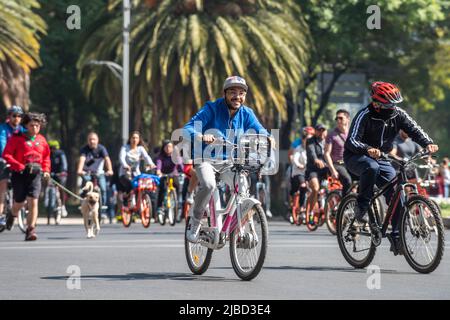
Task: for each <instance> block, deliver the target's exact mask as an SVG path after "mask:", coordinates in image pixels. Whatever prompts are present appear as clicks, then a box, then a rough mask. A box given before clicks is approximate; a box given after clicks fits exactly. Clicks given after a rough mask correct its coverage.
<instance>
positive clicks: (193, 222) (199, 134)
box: [184, 76, 269, 242]
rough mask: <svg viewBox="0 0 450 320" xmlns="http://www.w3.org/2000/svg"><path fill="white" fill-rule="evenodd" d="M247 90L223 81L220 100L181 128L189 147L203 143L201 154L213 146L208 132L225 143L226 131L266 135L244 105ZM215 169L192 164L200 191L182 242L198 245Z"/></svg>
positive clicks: (229, 80) (206, 164)
mask: <svg viewBox="0 0 450 320" xmlns="http://www.w3.org/2000/svg"><path fill="white" fill-rule="evenodd" d="M247 90H248V86H247V83H246V81H245V80H244V79H243V78H241V77H238V76H232V77H228V78H227V79H225V82H224V84H223V98H219V99H217V100H216V101H214V102H211V101H210V102H207V103H206V104H205V105H204V106H203V108H202V109H201V110H200V111H199V112H197V114H195V115H194V116H193V117H192V118H191V120H190V121H189V122H188V123H187V124H186V125H185V126H184V129H185V131H186V132H187V133H188V136H187V137H186V139H187V140H189V141H191V143H192V142H193V141H194V139H195V140H197V139H199V140H201V141H203V145H202V150H204V149H205V148H206V144H211V143H213V142H214V141H215V140H216V138H217V137H215V136H214V135H212V134H205V132H206V131H207V130H208V129H215V130H217V131H218V132H220V135H221V136H222V137H224V138H228V139H230V138H229V137H227V130H240V131H243V132H246V131H247V130H249V129H253V130H255V131H256V132H257V133H261V134H266V135H269V133H268V132H267V130H266V129H264V127H263V126H262V125H261V123H260V122H259V121H258V119H257V118H256V116H255V114H254V113H253V110H252V109H250V108H249V107H247V106H245V105H244V102H245V97H246V95H247ZM199 122H200V124H201V127H200V128H198V127H197V125H196V124H198V123H199ZM228 133H229V132H228ZM194 156H195V151H194ZM213 157H215V156H213ZM193 159H194V161H195V160H196V159H195V158H193ZM221 159H222V158H221ZM215 165H216V164H214V163H211V162H209V161H206V159H205V160H204V161H202V162H201V163H195V164H194V167H195V172H196V174H197V177H198V180H199V182H200V187H199V189H198V192H197V193H196V195H195V197H194V200H195V202H194V207H193V213H194V215H193V217H192V218H191V219H190V220H189V225H188V226H187V228H186V238H187V240H188V241H190V242H197V241H198V237H199V231H200V219H201V217H202V215H203V213H204V211H205V209H206V206H207V205H208V202H209V199H210V198H211V194H212V193H213V191H214V189H215V187H216V181H215V174H214V173H215V170H216V169H215ZM222 176H223V178H224V179H226V180H227V181H225V182H226V183H227V184H229V185H230V187H231V188H233V179H232V177H231V180H230V179H228V177H225V175H222ZM228 180H230V181H228Z"/></svg>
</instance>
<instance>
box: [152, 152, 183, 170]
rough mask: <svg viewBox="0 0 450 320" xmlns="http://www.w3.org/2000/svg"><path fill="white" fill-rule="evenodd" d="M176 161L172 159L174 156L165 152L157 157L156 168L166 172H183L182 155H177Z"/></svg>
mask: <svg viewBox="0 0 450 320" xmlns="http://www.w3.org/2000/svg"><path fill="white" fill-rule="evenodd" d="M175 158H176V160H175V163H174V162H173V161H172V156H168V155H165V154H162V155H159V156H158V158H156V169H157V170H159V171H161V172H162V173H164V174H174V175H177V174H178V173H179V172H183V164H182V160H181V157H179V156H176V157H175Z"/></svg>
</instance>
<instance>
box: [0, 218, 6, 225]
mask: <svg viewBox="0 0 450 320" xmlns="http://www.w3.org/2000/svg"><path fill="white" fill-rule="evenodd" d="M0 226H6V218H5V216H1V217H0Z"/></svg>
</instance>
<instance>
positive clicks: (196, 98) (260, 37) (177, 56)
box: [78, 0, 310, 128]
mask: <svg viewBox="0 0 450 320" xmlns="http://www.w3.org/2000/svg"><path fill="white" fill-rule="evenodd" d="M147 2H148V1H147ZM147 2H146V1H135V3H134V4H135V8H134V10H133V12H132V15H133V19H132V21H133V23H132V26H131V56H132V59H131V60H132V70H133V71H134V74H133V76H132V81H131V82H132V86H133V89H132V90H133V92H139V97H137V98H136V99H135V101H134V103H135V104H139V105H142V106H144V107H145V106H146V105H148V101H149V96H151V101H152V104H154V105H155V104H156V105H157V106H158V112H160V115H161V116H162V117H163V116H166V117H167V118H166V119H165V120H166V121H165V122H170V123H171V125H169V126H168V128H170V127H173V126H174V125H175V124H182V123H183V122H184V121H186V120H187V119H188V118H189V117H190V116H192V114H193V113H194V112H195V111H196V110H197V109H198V108H199V107H200V106H202V105H203V104H204V102H206V101H207V100H210V99H215V98H217V97H219V96H220V95H221V92H222V90H221V87H222V83H223V80H224V79H225V78H226V77H227V76H229V75H232V74H240V75H241V76H243V77H245V78H246V80H247V81H248V83H249V86H250V92H249V101H248V102H249V104H251V105H252V106H254V107H255V108H256V110H257V111H258V112H259V113H260V114H261V115H265V116H267V118H272V119H273V118H274V117H275V116H276V115H277V114H278V113H280V114H281V115H282V116H283V117H284V116H285V108H284V106H285V96H284V94H285V93H287V92H290V93H291V94H292V95H294V96H295V94H294V93H295V92H297V90H298V89H299V87H300V86H301V85H302V76H301V72H302V70H304V68H305V65H306V63H307V61H308V58H309V57H308V43H309V41H310V39H309V32H308V27H307V26H306V25H305V23H304V21H303V19H302V16H301V11H300V8H299V6H298V5H296V4H295V3H294V2H293V1H285V2H283V4H281V3H280V2H278V1H268V0H264V1H263V0H258V1H253V0H247V1H211V0H210V1H206V0H205V1H185V0H184V1H181V0H163V1H150V2H154V3H155V5H154V7H151V8H148V7H146V3H147ZM118 4H119V1H111V2H110V9H111V10H112V11H106V10H105V12H104V14H103V18H104V19H103V23H102V24H101V25H99V26H98V29H97V30H96V31H95V32H93V33H91V34H89V35H87V36H86V43H85V45H84V47H83V50H82V52H81V56H80V59H79V61H78V68H79V70H80V78H81V80H82V83H83V88H84V89H85V91H86V93H87V95H88V96H89V97H91V96H93V97H94V98H97V97H98V95H99V93H101V92H102V91H104V90H103V89H102V88H104V87H105V86H106V85H109V82H108V79H109V77H110V75H109V76H107V75H105V74H106V73H109V72H108V70H105V69H99V68H84V67H83V66H84V64H85V63H86V61H89V60H91V59H93V58H94V57H95V58H96V59H99V60H112V61H116V62H120V60H121V55H122V37H121V28H122V12H121V8H120V6H118ZM117 92H118V91H116V90H110V91H109V92H108V93H107V97H108V101H111V102H113V101H119V99H120V96H118V95H117Z"/></svg>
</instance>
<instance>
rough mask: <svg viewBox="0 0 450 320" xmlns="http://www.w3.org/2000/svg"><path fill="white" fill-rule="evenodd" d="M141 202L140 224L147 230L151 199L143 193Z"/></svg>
mask: <svg viewBox="0 0 450 320" xmlns="http://www.w3.org/2000/svg"><path fill="white" fill-rule="evenodd" d="M141 202H142V203H141V206H140V208H143V209H142V210H140V215H141V223H142V226H143V227H144V228H148V227H150V220H151V217H152V209H153V208H152V199H151V198H150V195H149V194H148V193H146V192H143V194H142V199H141Z"/></svg>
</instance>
